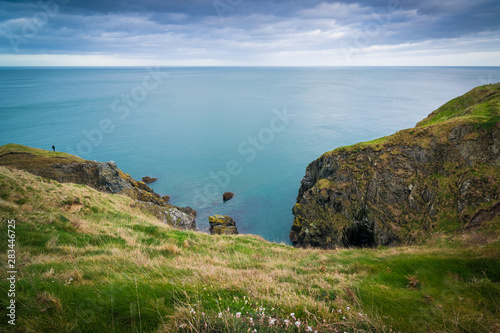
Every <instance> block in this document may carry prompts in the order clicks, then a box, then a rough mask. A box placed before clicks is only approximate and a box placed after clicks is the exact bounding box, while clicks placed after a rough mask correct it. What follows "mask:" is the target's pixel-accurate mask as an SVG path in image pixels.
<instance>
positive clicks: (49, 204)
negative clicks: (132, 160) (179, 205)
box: [0, 166, 500, 332]
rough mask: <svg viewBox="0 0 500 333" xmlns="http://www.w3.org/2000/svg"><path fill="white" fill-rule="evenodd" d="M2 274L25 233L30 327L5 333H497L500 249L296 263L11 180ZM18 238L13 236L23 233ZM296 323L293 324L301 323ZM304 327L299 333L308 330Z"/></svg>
mask: <svg viewBox="0 0 500 333" xmlns="http://www.w3.org/2000/svg"><path fill="white" fill-rule="evenodd" d="M0 212H1V217H2V220H1V224H0V230H1V231H0V233H1V237H2V239H3V241H2V242H0V262H2V263H4V265H5V264H6V263H7V262H8V255H12V253H10V252H8V250H10V249H11V247H10V245H11V244H12V243H10V242H8V241H7V240H8V239H9V238H8V228H9V227H8V225H9V223H8V221H9V220H11V219H15V229H12V230H15V247H14V248H15V258H16V263H15V268H16V270H17V271H18V274H17V282H16V301H17V303H16V306H17V308H16V311H17V322H16V326H15V327H14V326H11V325H7V324H4V323H6V320H7V319H6V318H7V316H6V315H7V309H6V308H7V306H8V302H9V298H8V297H6V296H5V295H7V291H8V290H9V288H10V285H9V282H8V281H7V280H6V278H7V268H6V266H3V269H2V270H0V292H1V293H3V295H4V297H0V317H1V318H3V319H2V320H3V321H4V322H2V325H1V326H0V331H2V332H17V331H26V332H64V331H78V332H130V331H134V332H176V331H180V332H215V331H217V332H248V331H253V330H254V329H257V331H258V332H304V331H305V330H306V328H307V326H311V327H312V329H313V330H317V331H318V332H336V331H341V332H343V331H349V332H389V330H393V331H405V332H415V331H420V330H421V329H422V328H423V327H425V328H426V330H427V331H435V332H437V331H439V332H447V331H450V332H451V331H453V332H470V331H474V332H492V331H495V329H497V328H498V326H495V325H497V324H496V323H498V315H499V307H498V302H499V300H500V262H499V258H500V244H499V242H498V241H497V240H496V239H494V238H492V236H491V235H487V234H480V233H472V234H467V235H463V236H459V237H456V238H442V237H437V236H436V237H435V238H434V239H433V240H430V241H429V242H427V243H426V244H422V246H414V247H398V248H379V249H356V250H348V249H345V250H330V251H327V250H319V249H295V248H293V247H290V246H286V245H283V244H275V243H270V242H266V241H264V240H263V239H262V238H260V237H258V236H252V235H238V236H210V235H207V234H203V233H199V232H193V231H179V230H176V229H173V228H171V227H169V226H167V225H165V224H163V223H161V222H159V221H158V220H157V219H156V218H155V217H153V216H151V215H149V213H147V212H146V211H143V210H141V208H140V207H139V206H138V205H136V204H135V202H134V201H133V200H132V199H131V198H129V197H126V196H122V195H112V194H106V193H101V192H98V191H95V190H93V189H91V188H89V187H87V186H84V185H75V184H71V183H64V184H61V183H58V182H56V181H53V180H47V179H44V178H41V177H37V176H34V175H32V174H30V173H27V172H24V171H20V170H15V169H10V168H6V167H1V166H0ZM11 234H12V233H11ZM287 321H288V322H287ZM297 321H300V323H299V324H298V325H299V326H300V327H299V328H297V327H296V326H295V325H294V323H295V322H297Z"/></svg>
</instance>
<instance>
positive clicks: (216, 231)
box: [208, 215, 238, 235]
mask: <svg viewBox="0 0 500 333" xmlns="http://www.w3.org/2000/svg"><path fill="white" fill-rule="evenodd" d="M208 222H209V223H210V229H209V231H210V234H212V235H237V234H238V229H237V228H236V222H235V221H234V220H233V219H232V218H231V217H229V216H227V215H214V216H209V217H208Z"/></svg>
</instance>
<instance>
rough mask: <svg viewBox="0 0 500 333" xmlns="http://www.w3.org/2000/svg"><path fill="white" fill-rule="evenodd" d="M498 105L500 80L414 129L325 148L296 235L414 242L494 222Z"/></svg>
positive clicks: (312, 172)
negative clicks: (350, 144)
mask: <svg viewBox="0 0 500 333" xmlns="http://www.w3.org/2000/svg"><path fill="white" fill-rule="evenodd" d="M499 105H500V84H494V85H486V86H482V87H478V88H476V89H474V90H472V91H471V92H469V93H467V94H465V95H464V96H462V97H459V98H456V99H455V100H453V101H451V102H449V103H447V104H445V105H443V106H442V107H441V108H439V109H438V110H436V111H435V112H433V113H432V114H431V115H430V116H429V117H427V118H426V119H424V120H423V121H421V122H420V123H419V124H417V126H416V127H414V128H411V129H407V130H402V131H399V132H398V133H396V134H394V135H391V136H388V137H384V138H381V139H378V140H374V141H372V142H366V143H361V144H357V145H354V146H349V147H343V148H338V149H336V150H334V151H332V152H328V153H325V154H323V155H322V156H321V157H320V158H318V159H317V160H316V161H314V162H312V163H311V164H309V166H308V167H307V169H306V174H305V176H304V178H303V179H302V182H301V186H300V189H299V194H298V197H297V203H296V204H295V206H294V207H293V210H292V211H293V214H294V215H295V219H294V222H293V226H292V232H290V240H291V241H292V242H293V244H294V245H296V246H314V247H322V248H333V247H338V246H341V247H342V246H344V247H351V246H354V247H373V246H378V245H390V244H400V243H406V244H411V243H414V242H419V241H421V240H423V239H426V238H427V237H429V235H430V234H432V233H435V232H440V231H448V232H456V233H460V232H463V230H464V229H465V230H468V228H478V227H480V226H481V225H482V224H483V223H486V222H488V221H493V220H494V219H495V218H496V216H498V215H499V214H500V208H497V207H500V204H499V199H500V196H499V193H500V154H499V152H500V126H499V121H498V120H499V118H498V114H499V112H500V107H499ZM490 106H491V107H490ZM484 109H488V110H490V111H488V112H490V113H489V115H490V116H486V115H483V113H481V112H482V111H481V110H484ZM475 112H477V114H475ZM495 115H496V116H495Z"/></svg>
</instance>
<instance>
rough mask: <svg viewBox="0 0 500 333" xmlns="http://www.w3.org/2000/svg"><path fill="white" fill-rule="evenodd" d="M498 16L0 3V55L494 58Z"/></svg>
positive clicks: (396, 7) (207, 4)
mask: <svg viewBox="0 0 500 333" xmlns="http://www.w3.org/2000/svg"><path fill="white" fill-rule="evenodd" d="M57 1H59V3H62V2H67V3H66V4H64V5H60V6H58V8H57V12H54V13H49V14H50V15H49V16H47V15H46V16H45V19H44V17H43V13H44V10H43V9H42V7H43V6H40V4H39V3H45V4H47V6H48V7H49V8H54V6H53V4H54V3H56V2H57ZM51 6H52V7H51ZM498 17H500V2H499V1H498V0H476V1H470V0H467V1H465V0H441V1H435V0H358V1H348V0H340V1H331V0H328V1H321V0H309V1H303V0H273V1H263V0H182V1H180V0H176V1H165V0H143V1H137V0H133V1H132V0H108V1H104V0H70V1H68V0H41V1H37V2H34V1H25V0H3V1H2V0H0V54H15V53H16V52H17V53H27V54H37V53H39V54H87V53H89V54H103V55H106V54H108V55H117V54H118V55H120V54H122V55H129V56H140V57H143V56H145V55H148V57H155V56H157V57H158V58H159V57H164V54H165V53H166V52H168V55H169V56H171V57H180V58H182V57H192V58H193V59H196V58H197V57H198V58H200V59H201V58H207V57H208V58H210V57H212V58H213V57H215V58H216V57H221V58H220V59H221V61H223V60H224V59H226V58H229V57H235V56H239V57H241V58H242V59H249V57H255V58H258V59H265V58H266V57H269V56H271V55H273V54H274V55H276V54H279V55H284V54H295V55H297V57H298V54H301V53H303V54H308V55H309V56H311V55H314V54H319V53H323V54H326V53H327V52H330V51H331V50H333V49H339V48H340V49H341V48H342V47H343V46H342V45H344V48H345V45H349V47H350V48H355V49H357V51H359V52H360V53H362V52H364V51H363V50H365V49H370V48H371V49H388V48H389V46H394V49H397V48H398V47H399V46H401V45H412V44H415V45H417V44H418V45H426V47H429V48H431V46H430V45H432V43H433V42H434V43H436V44H440V45H442V44H443V43H444V44H446V43H456V44H457V45H459V44H463V45H465V46H464V50H465V49H467V46H468V47H469V49H470V47H472V44H470V43H472V42H471V41H473V42H474V41H477V40H478V38H476V36H482V37H481V38H482V39H481V42H480V43H479V42H477V43H476V42H474V43H475V44H474V45H473V46H474V47H481V49H478V50H477V51H478V52H479V51H481V50H488V51H489V52H494V51H499V50H498V46H497V44H495V42H496V41H497V40H498V39H499V38H500V20H499V19H498ZM484 36H486V37H484ZM457 39H463V40H462V41H461V42H460V41H459V42H456V40H457ZM444 41H447V42H444ZM468 43H469V44H468ZM14 46H15V47H14ZM404 48H407V47H406V46H405V47H404ZM395 52H396V51H395ZM326 56H327V55H325V57H326Z"/></svg>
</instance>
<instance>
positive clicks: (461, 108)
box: [325, 83, 500, 155]
mask: <svg viewBox="0 0 500 333" xmlns="http://www.w3.org/2000/svg"><path fill="white" fill-rule="evenodd" d="M499 121H500V83H496V84H488V85H484V86H479V87H476V88H474V89H472V90H471V91H469V92H467V93H466V94H464V95H462V96H460V97H457V98H455V99H453V100H451V101H449V102H448V103H446V104H444V105H443V106H441V107H440V108H438V109H437V110H435V111H434V112H432V113H431V114H430V115H429V116H428V117H427V118H425V119H423V120H422V121H420V122H419V123H418V124H417V125H416V126H415V127H414V128H410V129H404V130H401V131H399V132H397V133H395V134H393V135H390V136H384V137H382V138H378V139H375V140H371V141H366V142H360V143H356V144H354V145H350V146H345V147H340V148H337V149H335V150H333V151H329V152H326V153H325V154H326V155H330V154H334V153H336V152H338V151H346V152H352V151H359V150H360V149H365V148H371V149H373V150H377V151H378V150H381V149H383V148H384V147H386V146H388V145H413V144H417V143H418V144H420V145H422V144H423V145H425V144H426V143H427V142H425V141H424V140H422V137H423V136H429V135H431V136H432V135H435V136H438V137H439V136H443V135H442V133H443V132H446V131H448V130H450V129H451V128H452V127H454V126H456V125H457V124H458V123H467V124H475V125H476V126H481V127H483V128H485V129H491V128H492V127H493V126H495V124H497V123H498V122H499ZM436 124H438V125H439V126H433V127H431V125H436ZM415 138H419V139H418V140H419V141H418V142H417V141H416V140H415Z"/></svg>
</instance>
